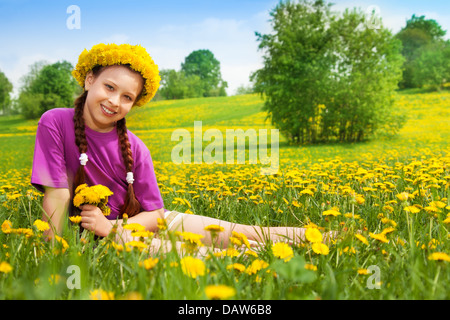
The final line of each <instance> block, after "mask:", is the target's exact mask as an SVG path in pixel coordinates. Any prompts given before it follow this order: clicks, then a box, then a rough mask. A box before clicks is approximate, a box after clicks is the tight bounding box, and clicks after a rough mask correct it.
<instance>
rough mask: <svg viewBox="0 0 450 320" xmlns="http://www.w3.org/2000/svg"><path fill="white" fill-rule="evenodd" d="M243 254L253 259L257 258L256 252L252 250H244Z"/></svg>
mask: <svg viewBox="0 0 450 320" xmlns="http://www.w3.org/2000/svg"><path fill="white" fill-rule="evenodd" d="M244 254H245V255H246V256H252V257H255V258H257V257H258V254H257V253H256V251H253V250H245V252H244Z"/></svg>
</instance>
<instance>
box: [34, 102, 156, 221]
mask: <svg viewBox="0 0 450 320" xmlns="http://www.w3.org/2000/svg"><path fill="white" fill-rule="evenodd" d="M73 115H74V109H64V108H61V109H52V110H49V111H47V112H45V113H44V114H43V115H42V117H41V119H40V120H39V124H38V128H37V133H36V144H35V149H34V159H33V169H32V174H31V184H32V185H33V186H34V187H36V189H38V190H39V191H41V192H44V188H43V186H48V187H53V188H69V189H70V192H71V194H72V184H73V179H74V177H75V174H76V172H77V170H78V167H79V166H80V160H79V157H80V152H79V150H78V147H77V146H76V144H75V129H74V123H73ZM85 131H86V140H87V145H88V147H87V151H86V154H87V155H88V157H89V161H88V162H87V164H86V166H85V176H86V183H87V184H88V185H89V186H92V185H96V184H101V185H104V186H106V187H108V188H109V189H110V190H111V191H112V192H113V193H114V195H112V196H111V197H109V199H108V205H109V207H110V208H111V214H110V215H109V216H108V217H107V218H108V219H111V220H113V219H116V217H117V216H118V215H119V211H120V208H121V207H122V205H123V203H124V201H125V196H126V193H127V188H128V183H127V181H126V169H125V164H124V161H123V157H122V152H121V149H120V145H119V139H118V135H117V131H116V130H112V131H110V132H107V133H102V132H97V131H94V130H92V129H90V128H89V127H87V126H86V130H85ZM128 140H129V142H130V144H131V151H132V155H133V159H134V166H133V172H134V183H133V187H134V192H135V194H136V198H137V199H138V200H139V202H140V204H141V211H153V210H156V209H160V208H163V207H164V203H163V200H162V197H161V193H160V191H159V188H158V183H157V181H156V176H155V172H154V169H153V162H152V158H151V156H150V151H149V150H148V148H147V147H146V146H145V144H144V143H143V142H142V141H141V140H140V139H139V138H138V137H136V136H135V135H134V134H133V133H132V132H130V131H129V130H128Z"/></svg>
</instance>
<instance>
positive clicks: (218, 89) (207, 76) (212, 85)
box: [181, 50, 228, 97]
mask: <svg viewBox="0 0 450 320" xmlns="http://www.w3.org/2000/svg"><path fill="white" fill-rule="evenodd" d="M181 71H183V72H184V73H185V75H186V77H190V76H198V77H199V78H200V81H201V83H202V87H203V96H204V97H211V96H226V90H225V89H226V88H227V86H228V84H227V83H226V81H224V80H223V79H222V76H221V73H220V62H219V61H218V60H217V59H216V58H215V57H214V54H213V53H212V52H211V51H210V50H196V51H193V52H191V53H190V54H189V55H188V56H187V57H186V58H185V60H184V63H182V64H181Z"/></svg>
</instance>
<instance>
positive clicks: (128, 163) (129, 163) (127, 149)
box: [116, 118, 141, 217]
mask: <svg viewBox="0 0 450 320" xmlns="http://www.w3.org/2000/svg"><path fill="white" fill-rule="evenodd" d="M116 128H117V135H118V136H119V144H120V149H121V151H122V157H123V160H124V163H125V168H126V171H127V172H133V164H134V160H133V155H132V152H131V145H130V142H129V141H128V132H127V125H126V120H125V118H123V119H121V120H119V121H117V124H116ZM140 210H141V204H140V203H139V201H138V200H137V199H136V195H135V194H134V188H133V184H132V183H129V184H128V190H127V195H126V198H125V203H124V204H123V206H122V208H121V210H120V214H121V215H123V214H124V213H126V214H127V215H128V217H132V216H134V215H136V214H138V213H139V212H140Z"/></svg>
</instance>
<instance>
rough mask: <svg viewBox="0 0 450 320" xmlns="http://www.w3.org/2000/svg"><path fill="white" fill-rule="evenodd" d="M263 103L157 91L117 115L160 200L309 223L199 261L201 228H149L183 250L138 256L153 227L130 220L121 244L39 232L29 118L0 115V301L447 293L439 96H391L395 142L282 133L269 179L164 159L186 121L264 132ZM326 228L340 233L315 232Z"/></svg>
mask: <svg viewBox="0 0 450 320" xmlns="http://www.w3.org/2000/svg"><path fill="white" fill-rule="evenodd" d="M262 104H263V103H262V101H261V99H260V98H259V97H258V96H256V95H244V96H233V97H227V98H205V99H191V100H181V101H160V102H152V103H151V104H150V105H148V106H146V107H143V108H140V109H136V110H133V111H132V113H131V114H130V115H129V117H128V126H129V128H130V129H131V130H132V131H133V132H134V133H136V134H137V135H138V136H139V137H140V138H141V139H142V140H143V141H144V142H145V143H146V144H147V146H148V147H149V149H150V151H151V154H152V157H153V160H154V165H155V170H156V175H157V178H158V183H159V187H160V190H161V193H162V196H163V199H164V202H165V206H166V207H167V208H169V209H171V210H177V211H181V212H187V213H190V214H199V215H206V216H211V217H216V218H219V219H224V220H228V221H232V222H238V223H244V224H251V225H256V226H298V227H304V228H307V233H306V239H305V240H304V241H296V242H294V243H292V244H287V243H284V242H271V241H268V242H267V243H266V245H265V246H264V247H263V248H261V249H260V250H256V249H255V248H253V247H250V248H248V247H246V246H245V240H246V239H244V238H242V236H241V235H239V234H234V235H233V239H232V241H231V242H230V246H229V248H225V249H223V250H222V251H216V252H214V254H213V253H211V254H209V255H207V256H206V257H199V256H198V255H196V251H197V250H198V249H199V247H200V246H202V245H203V244H202V239H201V237H199V236H198V235H195V234H189V233H181V234H172V233H168V232H167V231H166V230H164V227H163V226H161V230H160V231H159V233H158V234H159V236H160V237H167V238H168V239H175V240H178V241H181V242H183V243H184V248H185V253H184V254H183V255H180V254H177V253H176V252H169V253H165V254H162V253H156V254H149V253H148V251H147V250H146V247H147V244H148V242H149V241H150V240H151V238H152V237H153V236H155V235H152V234H148V233H147V234H145V233H142V232H141V233H139V226H133V227H134V228H135V229H136V231H135V232H138V233H137V235H138V236H137V237H136V241H133V242H129V243H126V244H119V243H116V242H115V241H114V240H113V238H111V237H106V238H103V239H100V240H96V241H95V240H93V239H91V238H89V236H88V238H87V240H83V239H80V234H79V232H78V229H77V225H76V224H73V225H72V224H71V225H70V227H69V226H68V227H67V228H66V229H65V231H64V234H63V235H62V237H60V238H59V237H58V238H57V239H56V241H55V242H54V245H52V244H51V242H45V241H44V240H43V237H42V232H43V230H45V229H46V228H47V227H48V226H47V225H46V224H45V223H43V222H42V221H41V220H40V219H41V218H42V213H41V201H42V194H40V193H39V192H37V191H36V190H35V189H33V187H32V186H31V185H30V183H29V180H30V168H31V162H32V158H33V147H34V138H35V131H36V125H37V121H25V120H22V119H21V118H20V117H18V116H8V117H5V116H4V117H0V141H1V146H2V147H1V149H0V199H1V206H0V224H1V230H0V241H1V247H0V299H63V300H64V299H171V300H172V299H177V300H178V299H242V300H245V299H271V300H285V299H449V298H450V293H449V292H450V291H449V290H448V283H449V281H450V244H449V242H450V238H449V230H450V206H449V204H450V203H449V198H450V194H449V193H450V189H449V185H450V144H449V141H450V125H449V124H450V123H449V121H450V109H449V105H450V93H449V92H448V91H445V90H444V91H442V92H439V93H414V92H406V93H405V92H403V93H397V94H396V112H402V113H404V114H405V115H406V116H407V119H408V120H407V122H406V125H405V126H404V127H403V129H402V130H401V132H400V133H399V135H397V136H396V137H395V138H391V139H387V138H382V137H380V138H378V139H377V140H373V141H370V142H364V143H359V144H324V145H317V146H303V147H297V146H292V145H289V144H288V143H286V141H285V140H284V139H283V137H282V136H281V137H280V149H279V158H280V170H279V172H278V174H275V175H261V174H260V169H261V166H260V165H258V164H256V165H254V164H229V165H226V164H215V165H211V164H190V165H177V164H174V163H173V162H172V161H171V150H172V148H173V147H174V146H175V144H176V143H177V142H174V141H171V134H172V132H173V131H174V130H175V129H177V128H185V129H187V130H189V131H190V132H192V130H193V125H194V121H199V120H201V121H202V125H203V130H207V129H208V128H215V129H218V130H220V131H221V132H223V133H225V132H226V129H238V128H241V129H243V130H246V129H249V128H253V129H255V130H258V129H264V128H266V129H267V128H272V127H271V125H270V123H268V122H265V114H264V112H262V111H261V107H262ZM68 225H69V224H68ZM210 228H211V231H209V232H220V230H216V229H215V228H214V226H211V227H210ZM330 230H334V231H338V237H337V238H336V239H335V240H334V241H332V242H325V241H324V239H323V235H324V233H325V232H327V231H330ZM203 249H204V248H203ZM77 277H78V278H77Z"/></svg>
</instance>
